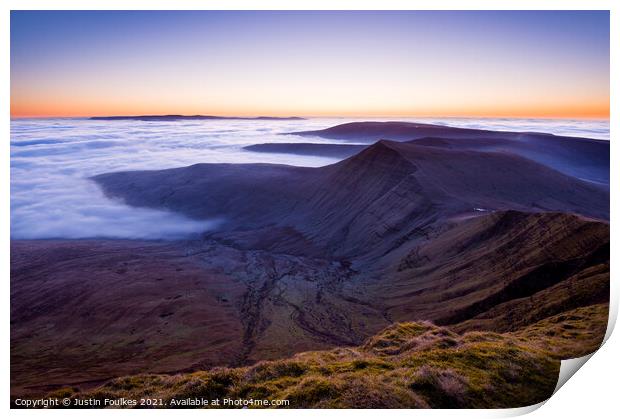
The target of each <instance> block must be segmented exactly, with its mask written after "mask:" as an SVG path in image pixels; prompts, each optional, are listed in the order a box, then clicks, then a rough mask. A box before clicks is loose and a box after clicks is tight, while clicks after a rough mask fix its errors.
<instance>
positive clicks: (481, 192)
mask: <svg viewBox="0 0 620 419" xmlns="http://www.w3.org/2000/svg"><path fill="white" fill-rule="evenodd" d="M94 180H95V181H97V182H98V183H99V184H100V185H101V186H102V187H103V189H104V191H105V192H106V193H107V194H109V195H112V196H116V197H121V198H122V199H124V200H125V201H126V202H127V203H128V204H130V205H138V206H148V207H156V208H164V209H169V210H174V211H179V212H183V213H185V214H187V215H189V216H192V217H197V218H221V219H223V223H222V226H221V227H220V230H221V231H233V230H234V231H239V230H256V229H260V228H265V227H282V228H284V227H288V228H292V229H293V230H292V233H291V234H293V235H294V236H296V237H297V240H296V242H297V243H298V242H299V240H303V241H310V242H311V243H312V245H313V246H315V247H317V248H318V249H322V251H323V252H324V253H325V254H329V255H331V256H333V257H344V258H351V257H357V256H360V255H362V254H370V253H372V254H373V255H374V256H378V255H380V254H382V253H385V252H388V251H391V250H392V249H393V247H394V246H397V245H398V243H399V242H400V241H402V239H403V234H408V233H409V232H411V231H412V230H415V229H419V228H422V227H423V226H427V225H430V224H432V223H435V222H436V221H437V220H443V219H445V218H446V217H448V216H453V215H456V214H462V213H476V209H478V210H480V209H482V210H484V211H497V210H508V209H515V210H521V211H564V212H574V213H578V214H582V215H586V216H590V217H595V218H599V219H606V218H608V214H609V196H608V193H607V192H606V191H603V190H601V189H599V188H597V187H594V186H592V185H590V184H588V183H586V182H582V181H579V180H577V179H574V178H571V177H569V176H566V175H563V174H561V173H559V172H556V171H554V170H552V169H549V168H547V167H545V166H543V165H540V164H537V163H534V162H532V161H530V160H527V159H524V158H521V157H517V156H514V155H510V154H504V153H486V152H475V151H460V150H459V151H454V150H446V149H440V148H434V147H425V146H416V145H415V144H406V143H396V142H391V141H379V142H377V143H376V144H374V145H373V146H371V147H369V148H367V149H365V150H363V151H361V152H360V153H359V154H357V155H355V156H353V157H351V158H349V159H346V160H344V161H342V162H340V163H337V164H334V165H331V166H325V167H321V168H300V167H292V166H281V165H264V164H260V165H259V164H251V165H221V164H217V165H209V164H201V165H195V166H191V167H188V168H181V169H169V170H163V171H153V172H149V171H144V172H121V173H110V174H104V175H99V176H96V177H95V178H94ZM294 241H295V240H294ZM257 244H260V243H257ZM280 250H286V249H280Z"/></svg>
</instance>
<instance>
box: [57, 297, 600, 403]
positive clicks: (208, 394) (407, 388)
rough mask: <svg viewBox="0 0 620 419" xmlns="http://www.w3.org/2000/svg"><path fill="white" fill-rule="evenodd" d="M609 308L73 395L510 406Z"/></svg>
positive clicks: (147, 378) (407, 326)
mask: <svg viewBox="0 0 620 419" xmlns="http://www.w3.org/2000/svg"><path fill="white" fill-rule="evenodd" d="M607 316H608V306H607V304H598V305H592V306H588V307H581V308H578V309H574V310H571V311H568V312H565V313H562V314H560V315H556V316H552V317H549V318H547V319H544V320H542V321H540V322H538V323H535V324H532V325H530V326H527V327H525V328H523V329H521V330H518V331H515V332H507V333H492V332H468V333H464V334H458V333H455V332H453V331H451V330H449V329H447V328H444V327H437V326H435V325H433V324H431V323H428V322H415V323H414V322H411V323H397V324H394V325H392V326H390V327H388V328H387V329H385V330H383V331H382V332H381V333H379V334H377V335H375V336H373V337H372V338H370V339H368V340H367V341H366V342H365V343H364V344H363V345H362V346H359V347H351V348H336V349H333V350H329V351H316V352H305V353H301V354H298V355H296V356H294V357H292V358H289V359H284V360H278V361H269V362H260V363H258V364H256V365H253V366H251V367H243V368H216V369H212V370H209V371H200V372H195V373H189V374H177V375H136V376H129V377H123V378H118V379H115V380H112V381H110V382H108V383H106V384H105V385H103V386H101V387H99V388H96V389H94V390H90V391H85V392H80V391H79V390H78V389H75V388H63V389H60V390H57V391H55V392H53V393H51V394H49V396H50V397H71V398H77V399H86V398H95V399H101V400H102V399H106V398H108V399H119V398H123V397H124V398H130V399H139V398H141V397H150V398H157V399H163V400H164V402H165V403H169V402H170V401H171V400H172V399H175V400H180V399H187V398H205V399H215V398H220V399H222V398H231V399H238V398H240V399H249V398H252V399H269V400H275V399H287V400H289V402H290V404H289V407H291V408H310V407H315V408H330V407H334V408H428V407H433V408H507V407H518V406H526V405H530V404H534V403H538V402H540V401H543V400H545V399H547V398H548V397H549V396H550V395H551V394H552V392H553V390H554V388H555V385H556V382H557V376H558V373H559V367H560V360H561V359H564V358H571V357H577V356H582V355H585V354H587V353H590V352H592V351H594V350H596V349H597V348H598V346H600V344H601V342H602V339H603V336H604V334H605V329H606V326H607Z"/></svg>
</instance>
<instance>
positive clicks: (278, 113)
mask: <svg viewBox="0 0 620 419" xmlns="http://www.w3.org/2000/svg"><path fill="white" fill-rule="evenodd" d="M170 114H177V115H216V116H241V117H256V116H275V117H285V116H300V117H328V118H329V117H352V118H354V117H369V118H373V117H374V118H381V117H463V118H467V117H471V118H563V119H609V115H610V105H609V101H606V102H602V103H600V102H592V103H579V104H578V106H575V105H571V104H562V105H559V104H558V105H555V106H538V107H535V106H531V107H506V106H501V105H498V106H497V107H490V106H487V107H476V106H472V107H470V108H465V107H462V108H450V107H446V108H445V109H443V110H441V109H426V110H425V109H423V108H420V107H416V108H412V109H407V108H401V109H396V108H380V107H375V108H362V107H359V106H351V107H350V108H349V109H347V108H344V107H342V108H338V109H318V108H316V109H313V108H298V107H293V106H291V107H290V108H276V107H254V108H250V107H246V108H242V107H239V108H230V107H221V108H218V107H216V106H213V107H209V106H204V107H202V106H189V105H188V106H182V105H181V106H166V105H163V104H162V105H159V106H157V105H147V104H144V105H142V106H138V105H137V104H130V105H125V106H123V105H122V104H114V103H109V104H98V103H88V102H85V103H78V104H70V103H62V104H61V103H36V102H33V103H23V102H18V101H13V100H11V117H12V118H54V117H58V118H66V117H91V116H113V115H116V116H132V115H170Z"/></svg>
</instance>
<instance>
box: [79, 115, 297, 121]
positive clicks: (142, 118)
mask: <svg viewBox="0 0 620 419" xmlns="http://www.w3.org/2000/svg"><path fill="white" fill-rule="evenodd" d="M88 119H90V120H94V121H122V120H134V121H185V120H205V119H206V120H229V119H237V120H248V121H301V120H303V119H304V118H300V117H298V116H289V117H277V116H257V117H243V116H213V115H136V116H93V117H90V118H88Z"/></svg>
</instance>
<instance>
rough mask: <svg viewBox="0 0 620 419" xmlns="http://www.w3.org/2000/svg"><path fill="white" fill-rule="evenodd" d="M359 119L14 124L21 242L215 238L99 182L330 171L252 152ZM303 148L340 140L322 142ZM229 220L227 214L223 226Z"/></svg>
mask: <svg viewBox="0 0 620 419" xmlns="http://www.w3.org/2000/svg"><path fill="white" fill-rule="evenodd" d="M352 120H353V119H346V120H343V119H329V120H326V119H309V120H303V121H233V120H228V121H225V120H219V121H172V122H144V121H91V120H88V119H16V120H13V121H12V122H11V238H13V239H50V238H71V239H78V238H95V237H96V238H123V239H176V238H181V237H186V236H190V235H193V234H198V233H201V232H204V231H207V230H209V229H211V228H213V227H214V226H216V225H217V223H218V222H220V221H221V219H214V220H192V219H188V218H186V217H183V216H181V215H179V214H174V213H170V212H166V211H160V210H154V209H148V208H135V207H130V206H127V205H125V204H124V203H123V202H121V201H118V200H115V199H110V198H108V197H106V196H105V195H104V194H103V193H102V192H101V190H100V189H99V188H98V186H97V185H96V184H95V183H94V182H92V181H91V180H90V179H89V178H90V177H91V176H94V175H97V174H100V173H106V172H113V171H120V170H157V169H164V168H171V167H180V166H187V165H191V164H195V163H255V162H263V163H280V164H291V165H297V166H312V167H316V166H322V165H326V164H331V163H334V162H336V160H335V159H331V158H324V157H311V156H293V155H284V154H269V153H256V152H251V151H247V150H244V149H243V147H244V146H246V145H251V144H257V143H267V142H299V141H300V137H296V136H288V135H280V133H282V132H291V131H300V130H312V129H322V128H327V127H330V126H333V125H337V124H339V123H344V122H350V121H352ZM399 120H403V119H399ZM416 121H419V122H426V123H441V124H448V125H453V126H461V127H467V128H489V129H500V130H514V131H537V132H549V133H554V134H558V135H572V136H584V137H590V138H600V139H609V122H608V121H566V120H546V121H544V120H515V119H477V120H476V119H432V118H426V119H416ZM303 141H304V142H310V141H311V142H330V141H329V140H322V139H319V138H304V139H303ZM225 216H226V215H225V214H222V219H223V218H225Z"/></svg>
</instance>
